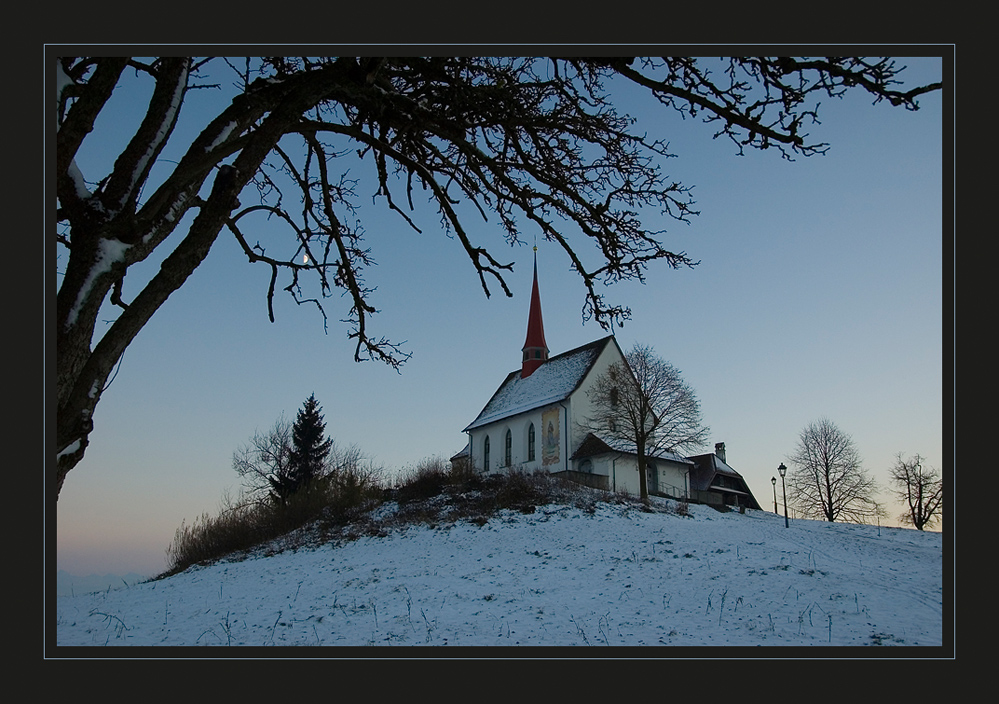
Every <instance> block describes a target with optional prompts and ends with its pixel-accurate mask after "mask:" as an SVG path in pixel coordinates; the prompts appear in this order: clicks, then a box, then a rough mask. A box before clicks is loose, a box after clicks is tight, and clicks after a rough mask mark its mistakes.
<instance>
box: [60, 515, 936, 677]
mask: <svg viewBox="0 0 999 704" xmlns="http://www.w3.org/2000/svg"><path fill="white" fill-rule="evenodd" d="M656 501H658V502H659V503H658V505H659V506H660V507H662V506H664V505H666V502H664V501H660V500H656ZM941 540H942V536H941V534H939V533H929V532H920V531H916V530H910V529H901V528H885V527H882V528H878V527H876V526H866V525H854V524H840V523H832V524H831V523H825V522H820V521H806V520H793V521H791V525H790V527H789V528H785V527H784V518H783V517H782V516H777V515H774V514H772V513H769V512H762V511H747V512H746V513H745V514H744V515H743V514H739V513H736V512H730V513H720V512H718V511H715V510H714V509H711V508H709V507H706V506H698V505H694V506H691V507H690V515H689V516H680V515H676V514H675V513H670V512H644V511H642V510H639V509H638V508H636V507H635V506H634V505H628V504H614V503H597V504H596V506H595V510H587V509H586V508H576V507H570V506H567V505H554V504H552V505H547V506H540V507H538V508H537V510H536V511H535V512H534V513H530V514H523V513H518V512H513V511H503V512H501V513H499V514H497V515H495V516H494V517H492V518H491V519H490V520H489V521H488V522H486V523H485V524H483V525H477V523H475V522H468V521H458V522H457V523H453V524H450V525H438V526H437V527H436V528H431V527H429V526H427V525H411V526H409V527H406V528H400V529H398V530H394V531H390V532H389V533H388V534H387V535H385V534H382V535H380V536H379V535H367V536H364V537H361V538H358V539H357V540H354V541H351V542H345V543H340V544H338V545H337V544H332V543H330V544H326V545H323V546H321V547H318V548H301V549H298V550H288V551H284V552H280V553H277V554H271V555H269V556H257V557H253V558H250V559H245V560H243V561H227V562H221V563H218V564H215V565H213V566H209V567H196V568H191V569H188V570H187V571H185V572H183V573H180V574H177V575H174V576H172V577H169V578H166V579H162V580H159V581H155V582H149V583H145V584H138V585H134V586H131V587H128V588H124V587H123V588H121V589H117V590H111V591H106V592H103V593H99V594H88V595H79V594H78V595H76V596H60V597H59V598H58V607H57V614H56V619H57V628H56V632H57V645H58V646H60V647H62V646H96V647H103V646H178V645H180V646H289V645H294V646H384V647H395V646H594V647H597V646H703V645H716V646H747V645H749V646H829V645H832V646H869V645H882V646H886V645H895V646H940V645H942V643H943V628H944V619H943V603H942V602H943V592H942V581H943V575H942V573H943V560H942V545H941ZM303 655H304V654H303ZM518 655H519V654H518ZM523 655H524V656H528V657H529V656H530V651H529V650H527V651H524V653H523ZM652 655H653V656H654V654H652Z"/></svg>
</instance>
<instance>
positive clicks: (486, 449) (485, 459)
mask: <svg viewBox="0 0 999 704" xmlns="http://www.w3.org/2000/svg"><path fill="white" fill-rule="evenodd" d="M482 464H483V465H484V466H485V468H486V471H487V472H488V471H489V436H488V435H487V436H486V440H485V442H484V443H483V444H482Z"/></svg>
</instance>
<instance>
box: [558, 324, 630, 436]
mask: <svg viewBox="0 0 999 704" xmlns="http://www.w3.org/2000/svg"><path fill="white" fill-rule="evenodd" d="M623 360H624V356H623V355H622V354H621V350H620V348H619V347H618V346H617V343H616V342H614V341H612V342H611V344H609V345H606V346H605V347H604V349H603V351H602V352H601V353H600V356H599V357H597V359H596V361H595V362H594V363H593V367H592V368H591V369H590V373H589V374H587V375H586V378H584V379H583V383H582V384H580V385H579V388H578V389H576V390H575V391H574V392H573V393H572V395H571V396H570V397H569V405H570V408H571V410H572V414H571V416H570V417H571V418H572V419H573V422H572V423H571V424H570V425H571V426H572V427H571V428H570V430H569V433H570V437H569V446H570V454H571V453H573V452H575V451H576V450H577V449H578V448H579V445H580V444H581V443H582V442H583V439H584V438H585V437H586V434H587V432H589V431H588V430H586V429H585V428H584V427H583V424H584V423H585V419H586V418H587V417H588V416H589V414H590V409H591V408H592V404H591V403H590V399H589V397H588V395H587V391H588V390H589V388H590V387H591V386H592V385H593V382H594V381H595V380H596V379H598V378H600V375H601V374H603V373H604V372H606V371H607V369H608V367H610V366H611V365H613V364H616V363H618V362H621V361H623Z"/></svg>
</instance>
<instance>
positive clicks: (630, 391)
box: [582, 344, 711, 499]
mask: <svg viewBox="0 0 999 704" xmlns="http://www.w3.org/2000/svg"><path fill="white" fill-rule="evenodd" d="M587 396H588V398H589V401H590V404H591V411H590V416H589V417H588V418H587V419H586V420H585V421H584V422H583V424H582V427H583V428H584V429H585V430H588V431H589V432H592V433H593V434H595V435H597V436H598V437H600V438H602V439H605V440H608V441H610V444H611V445H612V446H614V445H617V446H625V447H628V448H629V449H630V448H632V447H633V448H634V449H635V453H636V454H637V455H638V475H639V492H640V494H641V497H642V498H643V499H647V498H648V496H649V487H648V478H647V477H646V460H647V458H648V457H654V456H656V455H658V454H660V453H662V452H687V451H690V450H696V449H697V448H699V447H701V446H703V445H704V444H705V443H706V442H707V439H708V435H709V433H710V432H711V431H710V429H709V428H708V427H707V426H705V425H704V424H703V423H702V422H701V404H700V401H698V399H697V396H696V395H695V394H694V391H693V389H692V388H691V387H690V385H689V384H687V383H686V382H685V381H684V380H683V377H682V376H681V374H680V371H679V370H678V369H677V368H676V367H674V366H673V365H672V364H670V363H669V362H668V361H666V360H665V359H663V358H662V357H659V356H658V355H656V353H655V350H654V349H653V348H652V347H649V346H647V345H641V344H636V345H634V346H633V347H632V349H631V350H630V351H628V352H627V353H626V354H625V361H624V362H617V363H615V364H612V365H611V366H609V367H608V368H607V370H606V371H604V372H603V373H602V374H601V375H600V376H598V377H597V378H596V379H595V380H594V382H593V385H592V386H591V387H590V389H589V390H588V391H587Z"/></svg>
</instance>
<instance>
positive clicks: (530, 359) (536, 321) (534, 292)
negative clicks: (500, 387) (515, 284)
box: [520, 247, 548, 379]
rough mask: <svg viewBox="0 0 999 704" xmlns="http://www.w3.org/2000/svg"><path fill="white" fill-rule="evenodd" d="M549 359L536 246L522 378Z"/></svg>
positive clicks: (521, 371)
mask: <svg viewBox="0 0 999 704" xmlns="http://www.w3.org/2000/svg"><path fill="white" fill-rule="evenodd" d="M547 359H548V344H547V343H546V342H545V326H544V323H543V322H542V321H541V294H540V293H538V248H537V247H535V248H534V288H533V289H531V311H530V314H529V316H528V319H527V340H525V341H524V361H523V365H522V366H521V369H520V378H521V379H525V378H527V377H529V376H530V375H531V374H532V373H533V372H534V370H535V369H537V368H538V367H540V366H541V365H542V364H544V363H545V361H546V360H547Z"/></svg>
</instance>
